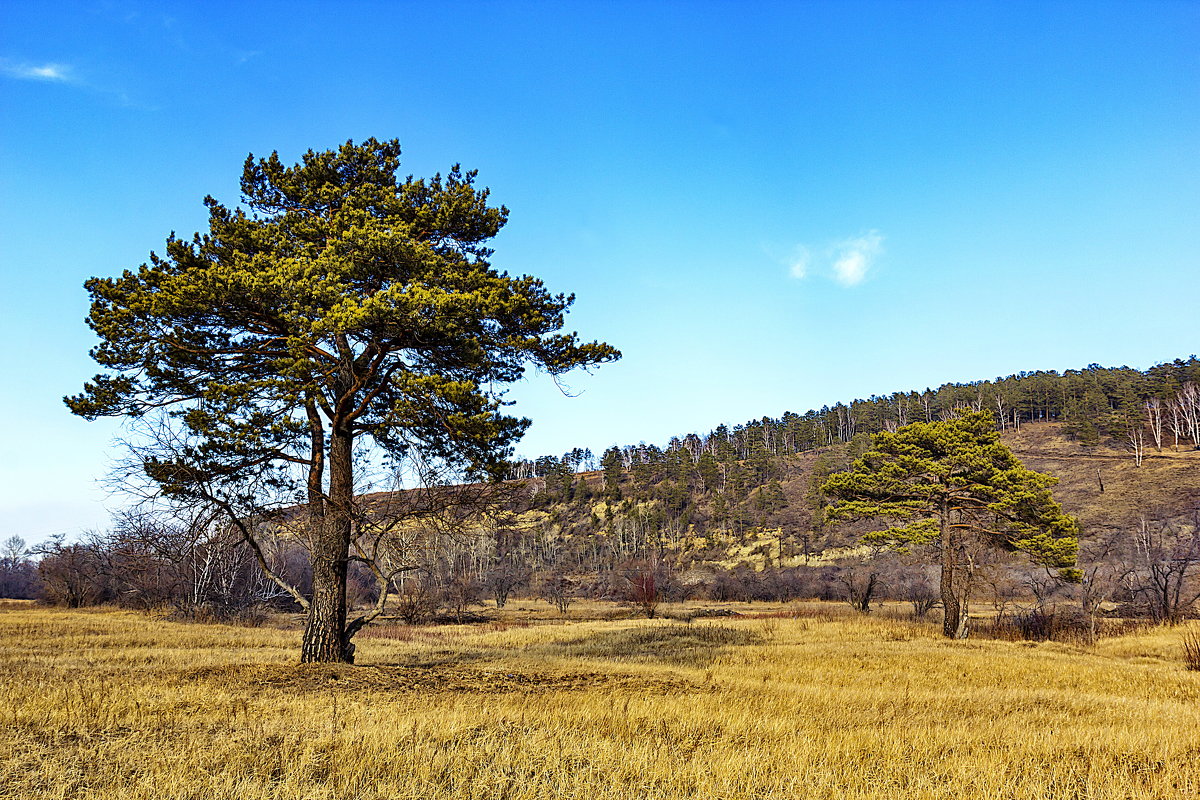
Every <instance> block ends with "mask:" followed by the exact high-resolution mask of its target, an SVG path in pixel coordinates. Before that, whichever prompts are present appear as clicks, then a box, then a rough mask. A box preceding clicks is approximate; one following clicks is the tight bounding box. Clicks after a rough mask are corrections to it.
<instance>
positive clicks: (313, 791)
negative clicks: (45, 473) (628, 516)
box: [0, 604, 1200, 800]
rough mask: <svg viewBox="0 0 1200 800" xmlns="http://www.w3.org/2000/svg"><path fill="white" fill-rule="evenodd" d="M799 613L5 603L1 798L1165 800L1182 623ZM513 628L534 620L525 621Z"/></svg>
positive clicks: (1187, 680)
mask: <svg viewBox="0 0 1200 800" xmlns="http://www.w3.org/2000/svg"><path fill="white" fill-rule="evenodd" d="M801 611H802V615H800V616H767V617H762V618H757V619H756V618H750V617H734V618H726V619H720V620H697V621H695V622H693V623H691V624H686V623H684V622H678V621H672V620H598V621H582V620H571V621H568V622H561V623H553V624H551V623H550V622H549V621H545V622H544V624H515V625H506V624H493V625H489V626H478V627H474V628H467V627H440V628H418V629H410V628H406V627H403V626H394V627H386V626H384V627H380V628H377V629H374V630H371V629H368V632H369V635H368V636H365V637H363V638H362V640H361V642H360V644H359V662H360V665H359V666H355V667H349V666H345V667H343V666H300V665H298V664H296V663H295V660H296V653H297V647H298V639H299V635H298V632H297V631H295V630H293V629H288V628H256V629H251V628H236V627H224V626H216V625H199V624H182V623H172V622H167V621H164V620H161V619H156V618H154V617H149V616H144V615H138V614H134V613H128V612H115V611H95V612H69V611H54V610H45V609H38V608H33V607H28V606H22V605H18V604H10V605H6V606H3V607H0V648H2V649H0V735H2V736H3V742H2V750H0V752H3V756H2V758H0V764H2V766H0V797H13V798H17V797H20V798H29V797H38V798H68V797H69V798H114V799H122V798H235V797H236V798H248V799H250V800H253V799H254V798H512V799H513V800H516V799H518V798H537V799H538V800H551V799H552V798H685V797H686V798H692V797H695V798H810V797H811V798H831V799H832V798H867V797H870V798H888V797H902V798H997V800H1001V799H1003V800H1014V799H1015V798H1187V797H1198V796H1200V673H1196V672H1188V671H1186V670H1185V669H1184V667H1183V663H1182V644H1181V641H1182V637H1183V632H1182V630H1179V629H1176V630H1171V629H1151V630H1148V631H1145V632H1143V633H1139V634H1136V635H1131V636H1126V637H1122V638H1114V639H1106V640H1102V641H1101V642H1100V643H1099V644H1098V645H1096V646H1095V647H1093V648H1081V647H1072V646H1066V645H1062V644H1054V643H1046V644H1038V645H1034V644H1030V643H1011V642H997V641H966V642H949V641H944V640H942V639H940V638H939V637H938V636H937V633H936V630H935V629H934V628H933V627H926V626H922V625H917V624H914V623H909V622H906V621H904V620H899V619H895V620H889V619H863V618H853V617H845V616H844V615H842V614H841V613H840V612H836V613H828V612H823V611H820V610H817V611H816V612H813V611H812V608H811V607H801ZM532 616H534V617H536V618H538V619H539V620H540V619H541V616H539V615H537V614H533V615H532Z"/></svg>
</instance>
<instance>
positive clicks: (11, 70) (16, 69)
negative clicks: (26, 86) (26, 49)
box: [0, 61, 71, 82]
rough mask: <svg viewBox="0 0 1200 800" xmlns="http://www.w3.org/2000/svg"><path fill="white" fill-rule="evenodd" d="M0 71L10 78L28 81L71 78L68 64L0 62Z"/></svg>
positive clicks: (64, 80)
mask: <svg viewBox="0 0 1200 800" xmlns="http://www.w3.org/2000/svg"><path fill="white" fill-rule="evenodd" d="M0 71H3V72H4V74H5V75H7V76H9V77H10V78H18V79H20V80H26V81H59V82H67V81H70V80H71V68H70V67H69V66H67V65H66V64H40V65H39V64H13V63H10V62H7V61H5V62H0Z"/></svg>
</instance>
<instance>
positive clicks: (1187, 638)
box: [1183, 628, 1200, 672]
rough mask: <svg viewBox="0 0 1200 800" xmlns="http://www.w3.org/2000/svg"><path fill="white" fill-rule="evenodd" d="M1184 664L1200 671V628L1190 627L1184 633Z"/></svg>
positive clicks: (1195, 670)
mask: <svg viewBox="0 0 1200 800" xmlns="http://www.w3.org/2000/svg"><path fill="white" fill-rule="evenodd" d="M1183 665H1184V666H1185V667H1187V668H1188V669H1189V670H1192V671H1193V672H1200V630H1197V629H1196V628H1191V629H1189V630H1188V631H1187V632H1186V633H1184V634H1183Z"/></svg>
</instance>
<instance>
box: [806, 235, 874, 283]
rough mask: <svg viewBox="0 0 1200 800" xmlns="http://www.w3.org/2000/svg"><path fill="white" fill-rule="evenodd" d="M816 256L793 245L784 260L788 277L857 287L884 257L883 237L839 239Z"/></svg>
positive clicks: (820, 249) (827, 245) (821, 249)
mask: <svg viewBox="0 0 1200 800" xmlns="http://www.w3.org/2000/svg"><path fill="white" fill-rule="evenodd" d="M817 253H818V255H814V254H813V251H812V250H810V249H809V248H808V247H807V246H805V245H802V244H801V245H796V247H795V248H793V250H792V256H791V257H790V258H789V259H788V260H787V266H788V274H790V275H791V276H792V277H793V278H797V279H804V278H807V277H809V276H811V275H820V276H822V277H825V278H829V279H832V280H834V281H836V282H838V283H840V284H841V285H842V286H847V287H849V286H857V285H858V284H860V283H862V282H863V281H864V280H865V279H866V277H867V275H868V274H869V273H870V272H871V269H872V267H874V266H875V262H876V261H877V260H878V259H879V257H880V256H881V255H883V234H881V233H880V232H879V231H876V230H871V231H867V232H866V233H863V234H860V235H858V236H853V237H851V238H849V239H839V240H837V241H834V242H830V243H829V244H826V245H824V246H823V247H821V248H819V249H818V250H817Z"/></svg>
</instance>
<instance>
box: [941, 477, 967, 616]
mask: <svg viewBox="0 0 1200 800" xmlns="http://www.w3.org/2000/svg"><path fill="white" fill-rule="evenodd" d="M938 521H939V522H940V525H941V530H940V537H939V538H940V541H941V546H942V579H941V584H942V611H943V614H944V616H943V618H942V633H944V634H945V635H946V636H947V637H949V638H951V639H965V638H967V625H966V622H967V620H966V616H965V615H964V614H963V609H962V607H961V606H960V605H959V602H958V594H957V593H956V592H955V584H954V578H955V574H954V573H955V566H956V565H955V556H956V555H957V553H956V552H955V546H954V529H953V528H951V527H950V503H949V502H948V501H947V500H942V503H941V507H940V508H939V509H938Z"/></svg>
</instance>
